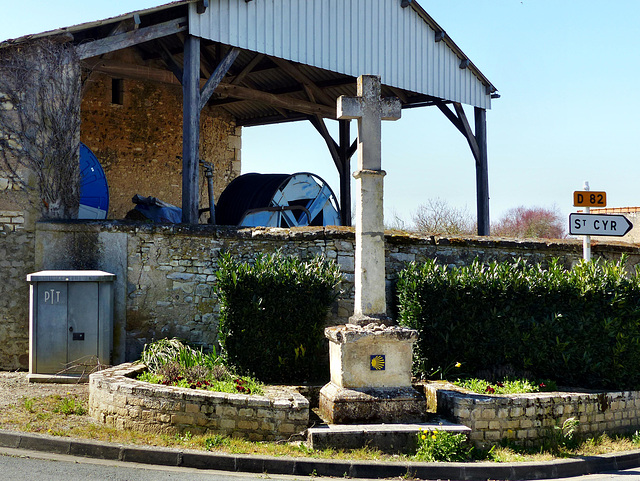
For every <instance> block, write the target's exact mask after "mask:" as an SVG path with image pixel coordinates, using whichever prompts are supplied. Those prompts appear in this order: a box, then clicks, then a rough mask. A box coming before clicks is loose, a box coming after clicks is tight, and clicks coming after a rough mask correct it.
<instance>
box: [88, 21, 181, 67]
mask: <svg viewBox="0 0 640 481" xmlns="http://www.w3.org/2000/svg"><path fill="white" fill-rule="evenodd" d="M185 30H187V17H180V18H176V19H174V20H169V21H168V22H163V23H158V24H156V25H152V26H150V27H144V28H138V29H136V30H132V31H130V32H125V33H120V34H117V35H114V36H112V37H106V38H101V39H99V40H94V41H92V42H86V43H82V44H80V45H78V46H77V47H76V52H77V53H78V57H79V58H80V60H84V59H87V58H91V57H96V56H98V55H102V54H105V53H109V52H113V51H115V50H121V49H123V48H127V47H132V46H133V45H136V44H138V43H143V42H149V41H151V40H156V39H158V38H162V37H166V36H169V35H173V34H176V33H178V32H182V31H185Z"/></svg>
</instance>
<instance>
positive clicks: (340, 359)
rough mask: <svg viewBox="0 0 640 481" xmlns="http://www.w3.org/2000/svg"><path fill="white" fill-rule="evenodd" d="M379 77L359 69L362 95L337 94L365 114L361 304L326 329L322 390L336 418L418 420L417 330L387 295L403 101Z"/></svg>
mask: <svg viewBox="0 0 640 481" xmlns="http://www.w3.org/2000/svg"><path fill="white" fill-rule="evenodd" d="M380 93H381V84H380V77H379V76H375V75H363V76H360V77H358V96H357V97H345V96H342V97H339V98H338V118H339V119H358V170H357V171H356V172H355V173H354V174H353V176H354V177H355V178H356V187H357V203H356V251H355V306H354V313H353V316H352V317H351V318H350V319H349V321H350V323H349V324H347V325H344V326H335V327H329V328H327V329H325V336H326V337H327V338H329V341H330V342H329V358H330V369H331V382H330V383H329V384H327V385H325V386H324V387H323V388H322V389H321V391H320V415H321V416H322V417H323V418H324V419H325V420H326V421H328V422H330V423H355V422H383V423H391V422H414V421H419V420H420V419H422V418H423V417H424V415H425V411H426V402H425V399H424V397H423V396H422V395H420V394H419V393H418V392H417V391H415V390H414V389H413V388H412V387H411V361H412V353H411V348H412V345H413V343H414V341H415V340H416V339H417V337H418V333H417V331H415V330H412V329H408V328H404V327H399V326H391V327H387V326H385V323H386V324H389V323H390V321H391V319H389V318H388V317H387V302H386V295H385V285H386V278H385V249H384V210H383V179H384V176H385V172H384V170H382V159H381V146H382V143H381V134H382V120H397V119H399V118H400V107H401V106H400V101H399V100H398V99H383V98H381V97H380Z"/></svg>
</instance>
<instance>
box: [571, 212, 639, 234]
mask: <svg viewBox="0 0 640 481" xmlns="http://www.w3.org/2000/svg"><path fill="white" fill-rule="evenodd" d="M632 228H633V224H632V223H631V222H629V219H627V218H626V217H625V216H623V215H607V214H569V234H571V235H606V236H614V237H622V236H623V235H625V234H626V233H627V232H629V231H630V230H631V229H632Z"/></svg>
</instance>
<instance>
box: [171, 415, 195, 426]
mask: <svg viewBox="0 0 640 481" xmlns="http://www.w3.org/2000/svg"><path fill="white" fill-rule="evenodd" d="M195 419H196V418H195V416H194V415H193V414H182V413H178V414H172V415H171V424H195Z"/></svg>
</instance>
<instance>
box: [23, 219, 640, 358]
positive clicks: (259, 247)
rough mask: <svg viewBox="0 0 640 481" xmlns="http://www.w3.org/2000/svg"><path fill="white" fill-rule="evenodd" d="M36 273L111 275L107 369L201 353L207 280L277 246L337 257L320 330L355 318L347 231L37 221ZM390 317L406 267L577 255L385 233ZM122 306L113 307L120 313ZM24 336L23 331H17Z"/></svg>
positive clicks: (208, 329) (562, 246)
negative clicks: (166, 341)
mask: <svg viewBox="0 0 640 481" xmlns="http://www.w3.org/2000/svg"><path fill="white" fill-rule="evenodd" d="M37 229H38V233H37V243H36V245H37V249H36V250H37V252H36V258H37V259H38V261H39V262H38V269H75V268H85V269H86V268H91V269H100V270H104V271H107V272H113V273H115V274H116V275H117V276H118V280H117V281H116V286H115V287H116V316H117V318H116V320H115V325H116V333H115V336H114V350H115V356H116V357H115V359H114V360H113V363H114V364H115V363H118V362H124V361H131V360H134V359H138V358H139V355H140V352H141V350H142V348H143V346H144V344H145V343H148V342H150V341H152V340H154V339H160V338H164V337H178V338H181V339H185V340H187V341H188V342H190V343H195V344H201V345H203V346H205V347H208V346H211V345H212V344H214V343H215V342H216V335H217V324H218V315H219V305H218V302H217V297H216V295H215V292H214V289H213V284H214V280H215V272H216V269H217V265H218V264H217V263H218V257H219V255H220V253H221V252H230V253H231V254H233V255H235V256H237V257H239V258H241V259H246V260H250V259H253V258H254V257H255V256H256V254H257V253H260V252H264V253H269V252H273V251H274V250H276V249H281V250H282V251H283V252H284V253H285V254H293V255H297V256H300V257H302V258H305V259H306V258H310V257H312V256H313V255H315V254H322V255H324V256H326V257H327V258H329V259H333V260H335V261H336V262H337V263H338V264H339V266H340V270H341V271H342V273H343V275H344V282H343V283H342V285H341V289H342V292H341V294H340V297H339V298H338V300H337V301H336V303H335V305H334V306H333V308H332V309H331V312H330V314H329V319H328V321H327V325H335V324H343V323H345V322H346V320H347V319H348V317H349V316H350V315H351V314H352V313H353V301H354V269H355V259H354V243H355V236H354V232H353V229H352V228H349V227H307V228H296V229H278V228H260V227H257V228H242V229H241V228H232V227H215V226H208V225H199V226H184V225H162V224H127V223H121V222H76V223H71V222H67V223H60V222H47V223H38V224H37ZM385 248H386V276H387V299H388V301H389V302H388V305H389V312H388V314H389V315H390V316H391V317H394V312H393V311H394V307H393V304H394V295H393V283H394V280H395V279H396V278H397V274H398V272H399V271H400V270H401V269H403V268H404V266H405V264H406V263H407V262H410V261H417V262H422V261H424V260H426V259H430V258H437V259H438V260H439V262H441V263H443V264H448V265H458V266H459V265H465V264H469V263H470V262H472V261H473V260H474V259H475V258H479V259H480V260H481V261H492V260H497V261H501V260H505V259H511V258H513V257H523V258H526V259H528V260H529V261H530V262H541V263H546V262H547V261H548V260H549V259H550V258H551V257H557V258H560V260H561V262H562V263H563V264H564V265H566V266H567V267H570V266H571V265H573V264H574V263H576V262H579V261H580V259H581V257H582V244H581V242H580V241H578V240H558V241H523V240H509V239H496V238H480V237H467V238H462V237H451V238H447V237H435V236H425V235H415V234H408V233H406V232H397V231H387V233H386V236H385ZM592 251H593V255H594V257H601V258H607V259H615V258H618V257H619V256H620V255H622V254H627V255H628V256H629V265H630V266H633V265H635V264H637V263H638V262H640V255H639V254H640V253H639V251H638V249H637V247H635V246H632V245H630V244H618V245H616V244H594V245H593V246H592ZM120 306H121V307H120ZM25 335H26V332H25Z"/></svg>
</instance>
